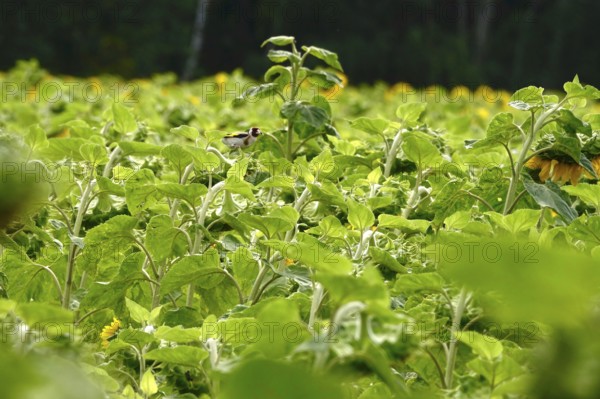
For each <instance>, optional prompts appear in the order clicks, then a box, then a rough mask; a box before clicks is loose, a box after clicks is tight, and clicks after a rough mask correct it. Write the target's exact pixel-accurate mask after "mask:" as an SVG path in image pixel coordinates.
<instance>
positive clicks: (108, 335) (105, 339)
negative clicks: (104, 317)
mask: <svg viewBox="0 0 600 399" xmlns="http://www.w3.org/2000/svg"><path fill="white" fill-rule="evenodd" d="M120 328H121V321H120V320H119V319H117V318H116V317H113V321H112V323H110V324H109V325H107V326H104V328H102V332H101V333H100V339H101V340H102V347H103V348H106V347H108V344H109V342H110V340H111V339H113V338H114V337H115V336H116V335H117V332H118V331H119V329H120Z"/></svg>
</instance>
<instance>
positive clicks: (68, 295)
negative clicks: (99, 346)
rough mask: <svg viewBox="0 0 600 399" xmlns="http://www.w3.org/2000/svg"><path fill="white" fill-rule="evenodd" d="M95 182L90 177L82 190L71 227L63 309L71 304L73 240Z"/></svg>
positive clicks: (74, 253)
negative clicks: (71, 236) (71, 235)
mask: <svg viewBox="0 0 600 399" xmlns="http://www.w3.org/2000/svg"><path fill="white" fill-rule="evenodd" d="M95 185H96V180H94V179H93V178H92V176H90V180H89V182H88V184H87V186H86V187H85V189H84V190H83V194H82V195H81V201H80V202H79V209H78V210H77V216H76V217H75V224H74V225H73V238H72V239H71V245H70V247H69V257H68V260H67V270H66V273H65V286H64V290H63V298H62V307H63V308H65V309H68V308H69V305H70V303H71V291H72V288H73V275H74V272H75V256H76V255H77V248H78V247H77V245H75V242H74V239H76V238H78V236H79V232H80V231H81V224H82V223H83V216H84V215H85V211H86V209H87V207H88V205H89V204H88V201H89V198H90V195H91V193H92V191H93V190H94V186H95Z"/></svg>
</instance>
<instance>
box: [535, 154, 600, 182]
mask: <svg viewBox="0 0 600 399" xmlns="http://www.w3.org/2000/svg"><path fill="white" fill-rule="evenodd" d="M591 162H592V166H593V168H594V170H595V171H596V174H598V175H600V156H597V157H595V158H593V159H592V160H591ZM525 166H526V167H528V168H529V169H533V170H539V171H540V172H539V178H540V180H541V181H546V180H548V179H551V180H552V181H553V182H554V183H567V182H570V183H571V184H572V185H574V186H576V185H577V183H578V182H579V180H580V179H581V177H582V176H584V175H585V176H586V177H588V178H592V177H593V176H591V175H590V174H589V173H588V172H586V171H585V170H584V169H583V168H582V167H581V166H580V165H579V164H576V163H573V162H560V161H559V160H557V159H545V158H542V157H539V156H537V155H536V156H534V157H531V159H529V161H527V163H525Z"/></svg>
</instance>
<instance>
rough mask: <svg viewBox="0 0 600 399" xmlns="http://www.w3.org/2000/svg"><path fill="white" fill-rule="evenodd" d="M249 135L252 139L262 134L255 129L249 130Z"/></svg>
mask: <svg viewBox="0 0 600 399" xmlns="http://www.w3.org/2000/svg"><path fill="white" fill-rule="evenodd" d="M249 133H250V134H251V135H252V137H258V136H260V135H261V134H262V132H261V131H260V129H259V128H257V127H253V128H250V132H249Z"/></svg>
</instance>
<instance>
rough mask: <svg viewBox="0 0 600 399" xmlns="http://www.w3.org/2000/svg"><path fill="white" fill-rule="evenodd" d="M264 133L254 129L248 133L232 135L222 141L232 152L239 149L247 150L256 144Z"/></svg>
mask: <svg viewBox="0 0 600 399" xmlns="http://www.w3.org/2000/svg"><path fill="white" fill-rule="evenodd" d="M261 134H262V132H261V131H260V129H259V128H257V127H252V128H250V130H248V131H247V132H240V133H232V134H229V135H227V136H225V137H223V139H222V141H223V144H225V145H226V146H227V147H229V148H231V149H232V150H235V149H239V148H247V147H249V146H251V145H252V144H254V142H255V141H256V139H257V138H258V136H260V135H261Z"/></svg>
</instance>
